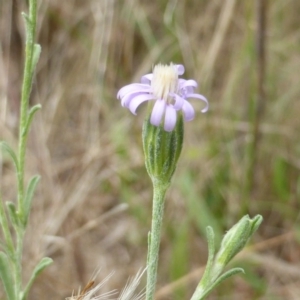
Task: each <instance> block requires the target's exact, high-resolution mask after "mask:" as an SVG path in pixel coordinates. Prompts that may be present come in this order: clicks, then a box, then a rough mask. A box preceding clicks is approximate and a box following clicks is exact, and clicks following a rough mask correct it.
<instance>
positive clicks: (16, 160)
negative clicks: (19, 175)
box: [0, 141, 19, 172]
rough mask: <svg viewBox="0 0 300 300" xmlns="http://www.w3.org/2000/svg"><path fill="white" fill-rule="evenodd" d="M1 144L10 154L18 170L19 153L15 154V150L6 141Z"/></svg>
mask: <svg viewBox="0 0 300 300" xmlns="http://www.w3.org/2000/svg"><path fill="white" fill-rule="evenodd" d="M0 146H1V147H2V148H3V149H4V150H5V151H6V152H7V153H8V154H9V156H10V158H11V159H12V161H13V163H14V165H15V168H16V170H17V172H18V169H19V163H18V158H17V155H16V154H15V152H14V150H13V149H12V148H11V147H10V146H9V145H8V144H7V143H6V142H4V141H2V142H0Z"/></svg>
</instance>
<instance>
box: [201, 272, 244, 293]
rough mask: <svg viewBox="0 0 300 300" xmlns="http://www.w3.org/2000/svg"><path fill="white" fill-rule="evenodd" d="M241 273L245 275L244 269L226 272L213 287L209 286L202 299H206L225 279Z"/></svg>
mask: <svg viewBox="0 0 300 300" xmlns="http://www.w3.org/2000/svg"><path fill="white" fill-rule="evenodd" d="M239 273H245V271H244V269H242V268H233V269H231V270H229V271H227V272H225V273H224V274H222V275H221V276H220V277H219V278H218V279H217V280H216V281H215V282H214V283H213V284H212V285H211V286H209V288H208V289H206V290H205V292H204V293H203V297H202V298H201V299H204V298H205V297H206V296H207V295H208V294H209V293H210V292H211V291H212V290H213V289H214V288H215V287H216V286H217V285H219V284H220V283H221V282H222V281H224V280H225V279H227V278H229V277H231V276H233V275H236V274H239Z"/></svg>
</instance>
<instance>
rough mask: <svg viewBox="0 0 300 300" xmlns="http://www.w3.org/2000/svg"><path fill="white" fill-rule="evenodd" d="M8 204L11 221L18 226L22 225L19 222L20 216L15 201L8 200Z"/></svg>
mask: <svg viewBox="0 0 300 300" xmlns="http://www.w3.org/2000/svg"><path fill="white" fill-rule="evenodd" d="M6 206H7V208H8V215H9V218H10V221H11V223H12V224H13V225H14V226H15V227H18V226H19V225H20V222H19V216H18V214H17V210H16V206H15V204H14V203H12V202H10V201H8V202H6Z"/></svg>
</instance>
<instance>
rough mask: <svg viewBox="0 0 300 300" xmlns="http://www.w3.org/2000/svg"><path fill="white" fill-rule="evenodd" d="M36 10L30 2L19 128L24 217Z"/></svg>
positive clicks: (20, 207)
mask: <svg viewBox="0 0 300 300" xmlns="http://www.w3.org/2000/svg"><path fill="white" fill-rule="evenodd" d="M36 10H37V1H36V0H31V1H29V16H27V17H25V19H26V20H25V22H26V46H25V66H24V76H23V84H22V96H21V108H20V127H19V147H18V150H19V152H18V162H19V165H18V211H19V215H20V216H23V199H24V165H25V153H26V141H27V133H26V130H25V128H26V123H27V119H28V102H29V97H30V91H31V86H32V76H33V70H32V61H33V52H34V39H35V31H36Z"/></svg>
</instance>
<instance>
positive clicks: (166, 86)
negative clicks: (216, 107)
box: [117, 63, 208, 131]
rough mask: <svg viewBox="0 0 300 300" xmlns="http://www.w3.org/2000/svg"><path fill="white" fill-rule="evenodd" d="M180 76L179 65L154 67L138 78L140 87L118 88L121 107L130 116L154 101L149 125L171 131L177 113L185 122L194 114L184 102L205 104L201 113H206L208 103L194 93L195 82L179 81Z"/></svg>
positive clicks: (136, 85) (131, 85)
mask: <svg viewBox="0 0 300 300" xmlns="http://www.w3.org/2000/svg"><path fill="white" fill-rule="evenodd" d="M183 73H184V67H183V66H182V65H174V64H172V63H171V64H170V65H162V64H158V65H156V66H155V67H154V69H153V73H150V74H147V75H144V76H143V77H142V78H141V83H133V84H129V85H126V86H124V87H123V88H121V89H120V91H119V92H118V95H117V97H118V98H119V99H121V104H122V106H124V107H127V108H128V109H129V110H130V111H131V112H132V113H133V114H136V109H137V108H138V106H139V105H140V104H142V103H143V102H146V101H155V103H154V106H153V110H152V113H151V116H150V123H151V124H152V125H154V126H159V125H160V124H161V123H162V122H163V126H164V130H165V131H172V130H173V129H174V127H175V125H176V120H177V112H178V111H182V112H183V118H184V121H191V120H193V119H194V116H195V110H194V108H193V107H192V105H191V104H190V103H189V102H188V101H187V99H189V98H195V99H199V100H202V101H204V102H205V104H206V105H205V107H204V108H203V109H202V110H201V112H203V113H204V112H206V111H207V110H208V101H207V99H206V98H205V97H204V96H202V95H200V94H197V93H194V90H195V88H196V87H197V82H196V81H195V80H191V79H190V80H185V79H182V78H179V76H180V75H182V74H183ZM163 117H164V120H163Z"/></svg>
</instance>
